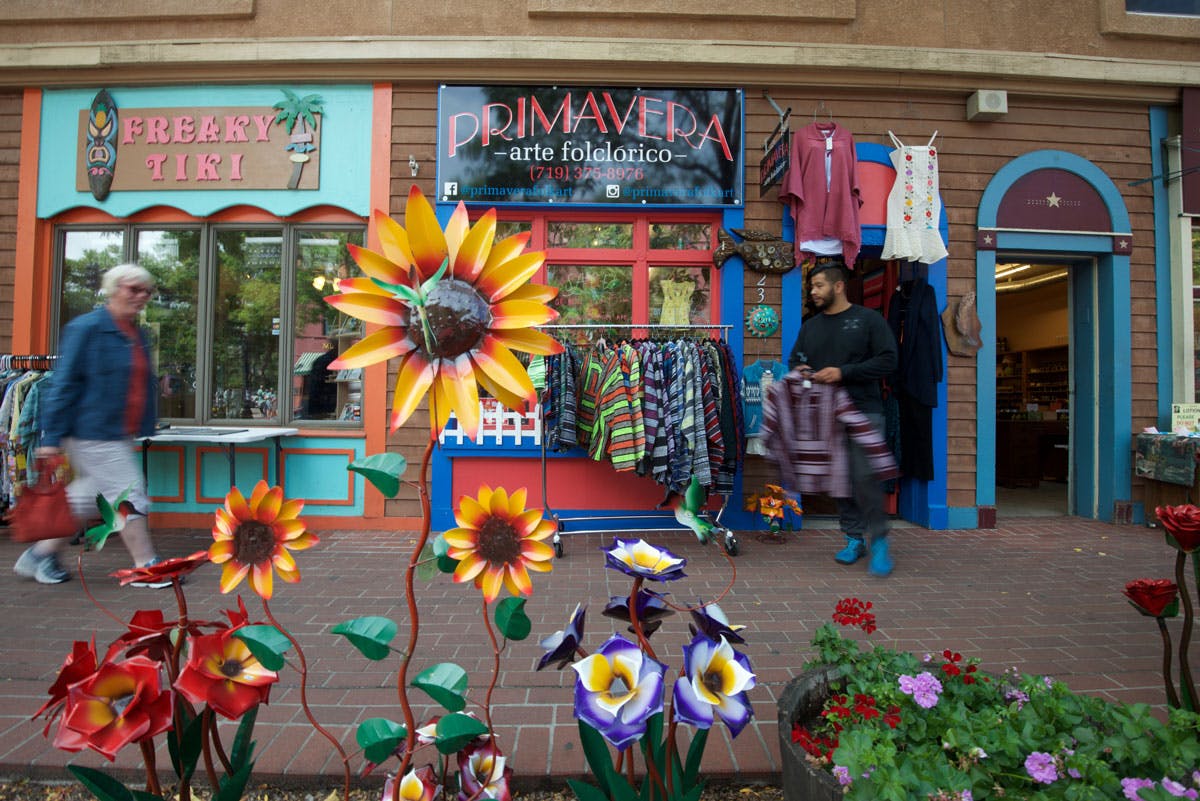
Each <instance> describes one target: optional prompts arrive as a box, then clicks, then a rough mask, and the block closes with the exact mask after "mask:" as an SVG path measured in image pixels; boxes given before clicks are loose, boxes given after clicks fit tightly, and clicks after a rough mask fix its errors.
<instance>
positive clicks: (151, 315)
mask: <svg viewBox="0 0 1200 801" xmlns="http://www.w3.org/2000/svg"><path fill="white" fill-rule="evenodd" d="M134 235H135V236H136V237H137V246H136V252H137V262H138V264H140V265H142V266H143V267H145V268H146V269H147V270H149V271H150V273H151V274H152V275H153V276H154V280H155V284H156V290H157V291H156V292H155V295H154V297H153V298H151V300H150V303H148V304H147V305H146V314H145V325H146V327H147V328H148V329H149V330H150V336H151V348H152V350H153V353H154V364H155V365H157V367H158V414H159V416H160V417H164V418H191V417H195V416H196V346H197V342H198V331H199V321H200V314H199V308H200V230H199V229H198V228H186V229H158V230H137V231H135V234H134Z"/></svg>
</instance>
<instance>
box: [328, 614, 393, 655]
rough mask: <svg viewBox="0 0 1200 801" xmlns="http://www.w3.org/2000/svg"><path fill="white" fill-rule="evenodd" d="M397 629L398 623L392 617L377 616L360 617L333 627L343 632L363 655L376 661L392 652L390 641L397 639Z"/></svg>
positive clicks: (334, 631)
mask: <svg viewBox="0 0 1200 801" xmlns="http://www.w3.org/2000/svg"><path fill="white" fill-rule="evenodd" d="M396 631H397V627H396V624H395V623H393V622H392V621H391V620H390V619H388V618H386V617H375V616H367V617H358V618H355V619H354V620H347V621H346V622H344V623H338V624H337V625H336V626H334V627H333V633H334V634H341V635H342V636H343V637H345V638H346V639H347V640H349V641H350V644H351V645H353V646H354V647H355V648H357V649H358V650H359V652H360V653H362V655H363V656H365V657H366V658H367V659H371V660H374V661H376V662H378V661H379V660H381V659H386V658H387V657H388V655H390V654H391V652H392V649H391V648H390V647H389V646H388V643H390V642H391V641H392V640H393V639H395V637H396Z"/></svg>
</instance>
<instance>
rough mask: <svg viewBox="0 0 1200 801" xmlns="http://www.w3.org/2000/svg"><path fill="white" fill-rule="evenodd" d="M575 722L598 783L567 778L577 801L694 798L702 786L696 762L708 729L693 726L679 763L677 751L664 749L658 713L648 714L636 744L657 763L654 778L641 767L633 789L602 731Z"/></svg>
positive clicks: (695, 800) (691, 800)
mask: <svg viewBox="0 0 1200 801" xmlns="http://www.w3.org/2000/svg"><path fill="white" fill-rule="evenodd" d="M578 723H579V741H580V742H581V743H582V744H583V754H584V757H585V758H586V759H587V763H588V769H589V770H590V771H591V772H592V776H593V777H595V779H596V783H597V784H598V785H599V787H597V786H595V785H591V784H587V783H586V782H577V781H571V782H569V784H570V786H571V789H572V790H574V791H575V796H576V797H577V798H578V799H579V801H600V799H605V801H698V799H699V798H700V793H701V792H702V791H703V789H704V780H703V779H702V778H700V762H701V760H702V759H703V757H704V745H705V743H706V742H707V741H708V729H696V730H695V733H694V734H693V736H692V743H691V746H690V747H689V748H688V754H687V761H686V763H681V762H680V761H679V755H678V753H674V752H672V753H668V750H669V748H668V746H669V743H668V742H667V740H666V739H665V738H664V733H663V715H662V713H661V712H660V713H658V714H657V715H653V716H651V717H650V718H649V719H648V720H647V721H646V733H645V735H643V736H642V738H641V739H640V740H639V744H640V746H641V749H642V755H643V756H644V757H645V759H646V762H647V764H651V763H652V764H654V765H656V766H658V768H657V770H658V771H659V774H658V776H657V778H656V776H655V775H654V774H652V773H651V772H650V771H649V770H647V771H645V773H644V775H643V777H642V783H641V786H640V787H638V788H637V789H635V788H633V787H632V786H630V784H629V781H628V780H627V779H626V778H625V776H624V775H622V774H620V773H618V772H617V770H616V768H615V767H614V766H613V760H612V754H611V752H610V751H609V748H608V743H607V742H606V741H605V739H604V737H603V735H601V734H600V732H598V731H597V730H596V729H595V728H593V727H592V726H589V725H588V724H587V723H584V722H583V721H582V720H580V721H578ZM668 757H669V759H668ZM667 770H669V771H670V772H671V780H670V782H668V781H667V779H666V775H665V771H667ZM668 784H669V785H670V790H669V792H668V790H667V786H668Z"/></svg>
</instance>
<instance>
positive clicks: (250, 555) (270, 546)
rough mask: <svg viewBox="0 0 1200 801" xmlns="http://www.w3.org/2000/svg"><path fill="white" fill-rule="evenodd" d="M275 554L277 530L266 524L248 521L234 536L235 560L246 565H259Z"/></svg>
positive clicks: (240, 526)
mask: <svg viewBox="0 0 1200 801" xmlns="http://www.w3.org/2000/svg"><path fill="white" fill-rule="evenodd" d="M274 553H275V530H274V529H273V528H272V527H271V526H268V525H267V524H266V523H260V522H258V521H257V520H248V521H246V522H244V523H242V524H241V525H239V526H238V529H237V531H236V532H235V533H234V535H233V558H234V559H236V560H237V561H239V562H241V563H242V564H244V565H257V564H260V563H262V562H265V561H267V560H268V559H270V558H271V555H272V554H274Z"/></svg>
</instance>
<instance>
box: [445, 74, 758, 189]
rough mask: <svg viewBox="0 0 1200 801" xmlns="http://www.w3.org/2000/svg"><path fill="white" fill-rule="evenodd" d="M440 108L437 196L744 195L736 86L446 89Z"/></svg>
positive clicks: (475, 87) (739, 115)
mask: <svg viewBox="0 0 1200 801" xmlns="http://www.w3.org/2000/svg"><path fill="white" fill-rule="evenodd" d="M438 106H439V109H438V156H437V182H438V195H439V197H440V199H441V200H444V201H458V200H464V201H467V202H471V201H477V202H481V203H490V204H496V203H599V204H611V205H672V206H680V205H700V206H739V205H741V204H742V201H743V198H742V187H743V183H744V182H743V169H744V162H743V148H742V138H743V137H742V93H741V92H740V91H737V90H733V89H631V88H624V89H602V88H591V87H578V86H574V87H561V86H557V87H520V86H443V87H442V89H441V93H440V100H439V104H438Z"/></svg>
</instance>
